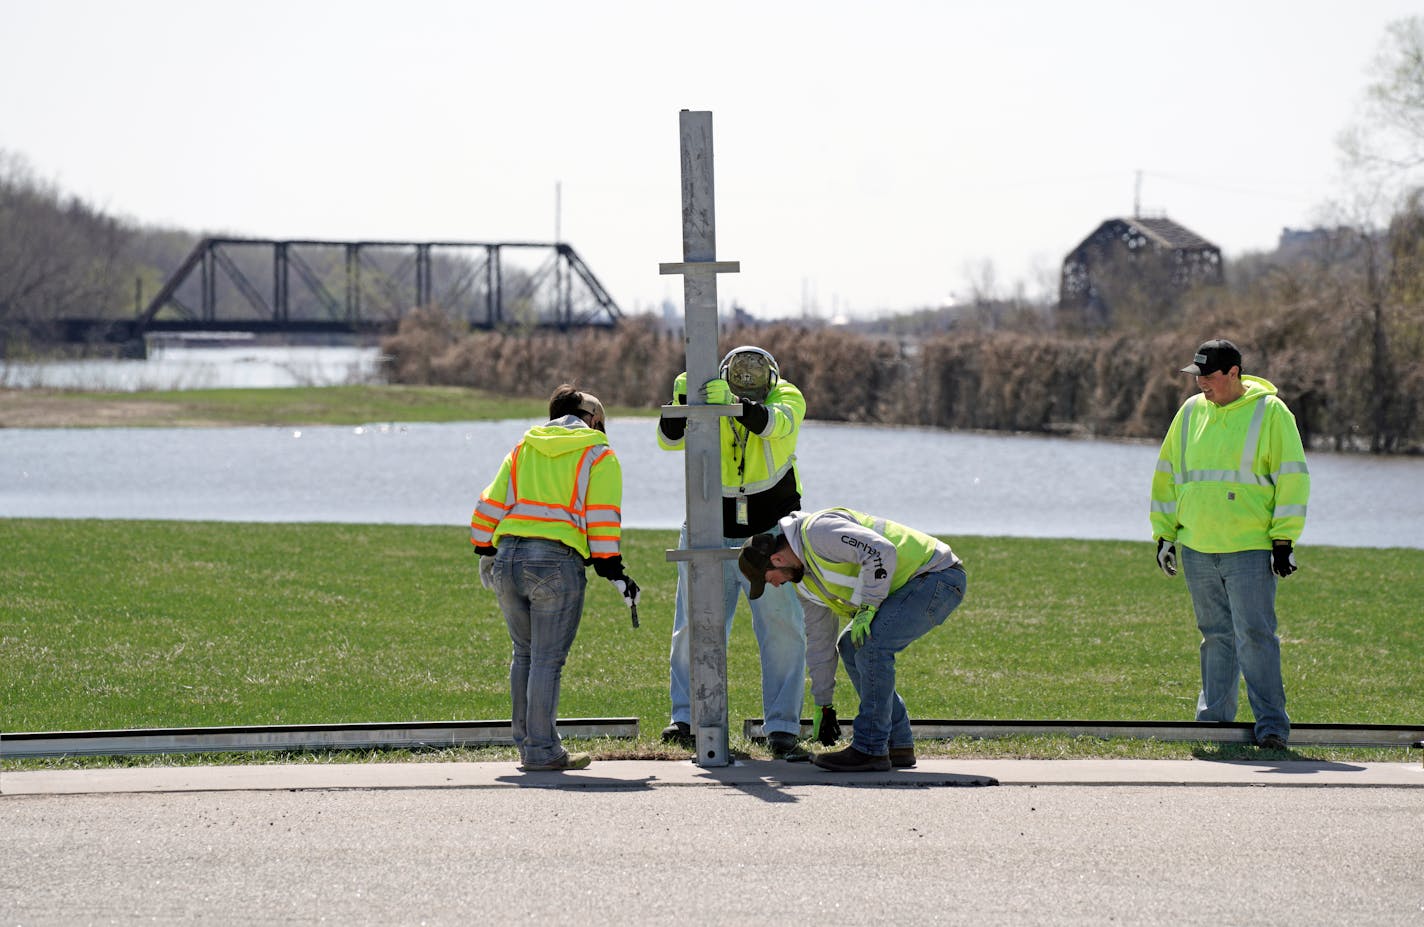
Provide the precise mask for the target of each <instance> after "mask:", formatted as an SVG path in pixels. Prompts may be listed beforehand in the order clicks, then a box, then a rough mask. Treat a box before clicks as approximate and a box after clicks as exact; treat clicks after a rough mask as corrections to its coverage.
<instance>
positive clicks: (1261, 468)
mask: <svg viewBox="0 0 1424 927" xmlns="http://www.w3.org/2000/svg"><path fill="white" fill-rule="evenodd" d="M1182 372H1183V373H1188V374H1191V375H1192V376H1194V377H1196V383H1197V388H1198V389H1200V390H1201V393H1200V394H1199V395H1193V396H1192V397H1190V398H1189V399H1187V401H1186V402H1184V403H1183V404H1182V407H1181V408H1180V409H1178V410H1177V414H1176V417H1175V418H1173V419H1172V425H1171V427H1170V428H1169V429H1168V430H1167V436H1166V438H1165V439H1164V440H1163V441H1162V449H1161V452H1160V453H1159V455H1158V457H1157V470H1156V472H1155V473H1154V474H1153V477H1152V508H1151V521H1152V533H1153V536H1154V537H1155V538H1156V540H1157V565H1158V566H1159V567H1160V568H1161V569H1162V572H1163V573H1165V574H1167V576H1169V577H1171V576H1176V575H1177V554H1178V548H1179V547H1180V553H1181V564H1182V570H1183V572H1184V573H1185V574H1186V580H1187V589H1188V591H1189V592H1190V593H1191V597H1192V609H1193V611H1195V612H1196V619H1197V628H1198V629H1199V630H1200V631H1201V634H1202V643H1201V678H1202V687H1201V693H1200V695H1199V696H1198V698H1197V712H1196V720H1198V721H1234V720H1236V701H1237V696H1236V693H1237V688H1238V684H1239V680H1240V679H1241V678H1242V677H1243V676H1244V677H1245V679H1246V694H1247V697H1248V698H1249V699H1250V702H1251V711H1252V713H1253V714H1254V715H1255V717H1256V722H1255V738H1256V743H1257V744H1258V745H1259V746H1262V747H1265V748H1268V749H1275V750H1284V749H1286V745H1287V743H1288V742H1289V739H1290V718H1289V716H1287V714H1286V693H1285V684H1284V683H1283V681H1282V679H1281V644H1280V638H1279V637H1277V636H1276V583H1277V581H1278V578H1284V577H1287V576H1290V575H1291V574H1292V573H1294V572H1295V571H1296V561H1295V546H1294V545H1295V542H1296V541H1298V540H1300V534H1301V531H1302V530H1303V529H1304V528H1305V514H1306V505H1307V503H1308V501H1309V498H1310V471H1309V469H1308V468H1307V467H1306V463H1305V450H1304V448H1303V447H1302V446H1301V440H1300V432H1299V430H1297V428H1296V424H1295V416H1294V415H1292V414H1291V411H1290V409H1289V408H1287V406H1286V404H1285V403H1284V402H1283V401H1281V399H1280V398H1279V397H1278V396H1277V395H1276V387H1275V386H1274V385H1273V384H1272V383H1270V382H1269V381H1267V380H1265V379H1262V378H1261V377H1254V376H1246V375H1245V374H1243V373H1242V361H1241V351H1240V349H1239V348H1237V347H1236V345H1234V344H1232V343H1231V342H1230V341H1226V340H1225V339H1216V340H1213V341H1207V342H1204V343H1203V344H1202V345H1201V347H1199V348H1197V352H1196V354H1195V355H1194V356H1193V357H1192V362H1191V363H1190V364H1188V365H1187V366H1185V367H1183V368H1182ZM1203 400H1205V401H1203Z"/></svg>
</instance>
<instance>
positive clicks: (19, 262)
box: [0, 149, 197, 358]
mask: <svg viewBox="0 0 1424 927" xmlns="http://www.w3.org/2000/svg"><path fill="white" fill-rule="evenodd" d="M196 240H197V239H196V236H194V235H192V234H190V233H187V232H182V231H176V230H172V229H160V228H144V227H140V226H138V225H136V224H134V223H132V222H128V221H125V220H123V219H119V218H117V217H114V216H111V215H108V214H107V213H105V212H104V211H103V210H101V209H99V208H98V207H96V206H93V205H92V204H90V203H88V202H86V201H84V200H83V199H81V198H79V197H76V196H69V195H66V194H65V193H64V192H63V191H61V190H60V189H59V188H58V186H56V185H55V184H53V183H48V182H45V181H42V180H40V179H38V178H37V177H36V176H35V174H34V172H33V171H32V170H31V169H30V168H29V166H28V165H27V164H26V163H25V162H24V160H23V159H21V158H20V157H18V156H17V155H14V154H11V153H8V152H6V151H5V150H3V149H0V358H6V357H27V356H32V355H34V354H35V353H41V352H43V353H52V352H53V351H54V350H56V348H57V347H58V345H59V340H60V339H59V335H58V332H57V328H56V323H57V320H59V319H62V318H66V317H83V318H124V317H130V316H133V315H134V314H135V313H136V311H137V310H136V304H137V302H138V301H139V300H140V299H141V298H142V297H143V294H145V293H146V294H148V295H149V296H151V295H152V294H154V293H156V292H157V291H158V288H159V287H160V286H162V284H163V280H164V279H165V278H166V276H167V274H168V273H170V272H171V271H172V270H173V268H175V267H177V266H178V264H179V263H180V262H181V261H182V259H183V257H184V256H185V255H186V254H187V253H188V252H189V251H190V250H192V247H193V244H194V242H195V241H196Z"/></svg>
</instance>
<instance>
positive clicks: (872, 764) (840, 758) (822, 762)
mask: <svg viewBox="0 0 1424 927" xmlns="http://www.w3.org/2000/svg"><path fill="white" fill-rule="evenodd" d="M811 762H813V763H815V764H816V765H817V766H819V767H821V768H822V769H829V770H830V771H831V772H886V771H887V770H889V769H890V757H888V756H871V755H870V754H869V753H861V752H860V751H859V750H857V749H856V748H854V747H846V748H845V749H844V750H834V751H831V752H829V753H818V754H816V755H815V756H813V757H811Z"/></svg>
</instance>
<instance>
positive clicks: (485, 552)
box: [475, 544, 495, 557]
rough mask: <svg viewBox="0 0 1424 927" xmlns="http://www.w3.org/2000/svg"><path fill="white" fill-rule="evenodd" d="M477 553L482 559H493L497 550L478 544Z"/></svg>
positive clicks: (476, 546)
mask: <svg viewBox="0 0 1424 927" xmlns="http://www.w3.org/2000/svg"><path fill="white" fill-rule="evenodd" d="M475 553H477V554H479V555H480V556H481V557H493V556H494V555H495V549H494V548H493V547H490V546H488V545H485V544H476V545H475Z"/></svg>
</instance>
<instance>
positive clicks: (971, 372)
mask: <svg viewBox="0 0 1424 927" xmlns="http://www.w3.org/2000/svg"><path fill="white" fill-rule="evenodd" d="M1323 309H1324V307H1322V306H1319V305H1313V304H1300V305H1297V306H1293V307H1289V308H1287V309H1284V310H1283V311H1282V312H1281V313H1279V314H1276V315H1273V316H1270V317H1266V318H1248V317H1245V316H1243V315H1240V314H1233V313H1230V312H1226V311H1221V312H1218V313H1216V314H1213V315H1211V316H1210V317H1203V318H1201V319H1199V320H1198V322H1197V323H1196V324H1193V325H1183V326H1182V327H1181V328H1179V329H1177V330H1174V331H1162V332H1156V333H1123V332H1118V333H1097V334H1062V333H1051V332H1029V331H1005V330H983V329H969V330H964V331H955V332H951V333H947V334H943V335H937V336H931V337H926V338H923V339H919V340H915V341H909V340H887V339H884V338H877V337H875V336H872V335H866V334H860V333H855V332H849V331H844V330H840V329H836V328H829V327H823V326H822V327H806V326H799V325H786V324H777V325H767V326H762V327H757V328H754V329H740V330H734V331H728V332H726V333H724V334H723V336H722V339H721V342H722V343H721V346H720V349H719V350H721V351H726V350H729V349H730V348H732V347H734V346H736V345H738V344H756V345H759V346H761V347H764V348H766V349H767V350H769V351H771V352H772V354H774V355H775V356H776V358H777V361H778V363H779V364H780V366H781V370H782V373H783V375H784V376H786V377H787V378H788V379H789V380H791V381H792V382H793V383H795V384H796V385H797V386H798V387H800V388H801V390H802V392H803V393H804V394H805V396H806V401H807V414H808V416H809V417H811V418H814V419H821V420H826V421H843V422H861V423H877V424H887V425H912V426H924V427H932V428H946V429H985V430H1009V431H1019V432H1039V433H1048V434H1076V435H1085V436H1113V437H1140V438H1160V437H1161V436H1162V434H1163V432H1164V431H1165V429H1166V428H1167V426H1168V424H1169V423H1170V421H1171V418H1172V415H1173V413H1174V412H1175V411H1176V409H1177V407H1178V405H1180V404H1181V402H1182V400H1183V399H1184V398H1186V396H1188V395H1190V394H1191V393H1192V392H1193V391H1194V389H1195V387H1194V385H1193V382H1192V379H1191V378H1190V377H1188V376H1187V375H1185V374H1182V373H1180V372H1179V370H1180V368H1181V367H1182V366H1184V365H1185V364H1187V363H1189V362H1190V360H1191V356H1192V354H1193V353H1194V351H1195V349H1196V346H1197V345H1198V344H1199V343H1200V342H1202V341H1204V340H1206V339H1207V338H1211V337H1218V336H1225V337H1231V338H1233V340H1236V341H1237V343H1238V344H1240V345H1241V347H1242V348H1243V350H1244V352H1245V354H1246V366H1247V372H1248V373H1253V374H1256V375H1259V376H1263V377H1265V378H1266V379H1268V380H1271V381H1272V382H1273V383H1275V384H1276V386H1277V387H1279V389H1280V391H1281V395H1282V397H1283V398H1284V399H1285V400H1286V401H1287V402H1288V403H1289V404H1290V406H1291V408H1292V409H1293V410H1294V411H1295V414H1296V418H1297V421H1298V422H1299V424H1300V427H1301V430H1302V433H1303V435H1304V436H1305V438H1306V440H1307V441H1308V442H1309V443H1310V444H1311V445H1312V446H1316V447H1331V448H1336V449H1350V450H1373V451H1376V452H1400V451H1417V450H1419V449H1421V448H1424V430H1421V420H1420V411H1421V409H1424V372H1421V365H1420V362H1419V358H1420V357H1421V348H1424V346H1421V344H1420V341H1419V331H1418V329H1416V330H1415V331H1414V333H1413V339H1414V340H1413V341H1412V342H1408V343H1406V341H1405V339H1404V337H1403V336H1401V337H1400V339H1399V340H1397V341H1396V342H1395V345H1396V347H1397V348H1398V354H1397V356H1395V355H1392V356H1391V358H1390V359H1389V360H1388V361H1387V362H1386V364H1385V365H1384V366H1385V368H1386V370H1387V374H1386V375H1387V376H1388V377H1390V378H1392V380H1393V382H1394V384H1395V385H1394V387H1393V388H1392V389H1391V391H1390V393H1389V395H1388V401H1387V402H1386V403H1384V409H1383V412H1384V414H1383V416H1382V417H1381V416H1380V415H1379V414H1378V413H1379V409H1378V405H1379V403H1377V401H1376V400H1377V398H1378V397H1377V396H1375V395H1374V394H1373V393H1372V392H1371V386H1370V383H1371V381H1372V377H1373V375H1374V371H1373V370H1372V367H1373V366H1374V363H1373V360H1372V357H1371V355H1370V352H1369V351H1368V350H1365V349H1364V348H1367V344H1363V345H1362V344H1361V338H1362V337H1367V336H1368V332H1367V331H1366V330H1365V326H1364V325H1363V323H1362V322H1361V320H1359V319H1351V318H1339V319H1336V320H1335V321H1334V322H1330V321H1328V320H1327V317H1326V315H1325V314H1324V311H1323ZM683 352H684V345H683V341H682V338H681V337H680V335H679V334H675V333H668V332H665V331H663V330H661V328H660V326H659V324H658V323H656V322H655V321H654V320H652V319H651V318H640V319H634V320H631V321H628V322H626V323H625V324H624V325H622V326H620V327H619V328H617V329H614V330H604V329H587V330H580V331H572V332H552V331H528V332H512V331H510V332H488V331H486V332H475V333H461V332H459V331H457V330H456V329H455V328H454V327H453V326H451V325H450V324H449V323H448V321H447V320H445V319H444V318H443V317H442V316H440V314H439V313H436V312H428V311H424V312H417V313H414V314H412V315H411V316H409V317H408V318H407V319H406V321H405V322H404V323H403V324H402V326H401V330H400V332H399V333H398V334H397V335H395V336H393V337H391V338H388V339H386V340H385V341H384V342H383V353H384V354H385V355H386V357H387V365H388V372H389V376H390V378H391V379H392V380H393V381H395V382H400V383H430V384H446V385H463V386H468V387H473V388H478V389H484V390H491V391H494V392H499V393H505V394H515V395H527V396H534V397H538V396H543V395H547V393H548V392H549V391H550V390H551V389H552V387H553V386H554V385H557V384H558V383H560V382H563V381H571V382H575V383H578V384H581V385H584V386H587V387H588V388H589V389H591V390H593V391H595V392H597V393H598V394H599V396H601V397H602V398H603V400H604V401H605V402H609V403H614V404H618V405H626V406H634V407H655V406H658V405H661V404H662V403H664V402H667V401H668V400H669V397H670V394H671V389H672V381H673V378H674V377H675V376H676V375H677V373H678V372H679V371H681V370H682V369H683V367H684V354H683ZM1376 422H1378V427H1377V426H1376Z"/></svg>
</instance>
